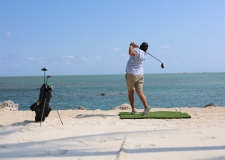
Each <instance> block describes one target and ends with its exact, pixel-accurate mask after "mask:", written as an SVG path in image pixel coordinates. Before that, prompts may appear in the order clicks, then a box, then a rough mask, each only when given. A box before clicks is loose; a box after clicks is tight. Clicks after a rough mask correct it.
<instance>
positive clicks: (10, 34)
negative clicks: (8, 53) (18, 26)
mask: <svg viewBox="0 0 225 160" xmlns="http://www.w3.org/2000/svg"><path fill="white" fill-rule="evenodd" d="M5 34H6V36H8V37H11V36H13V34H12V33H11V32H9V31H6V32H5Z"/></svg>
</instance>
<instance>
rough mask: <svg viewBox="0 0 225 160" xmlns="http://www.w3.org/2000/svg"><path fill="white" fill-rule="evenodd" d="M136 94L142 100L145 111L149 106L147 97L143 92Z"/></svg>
mask: <svg viewBox="0 0 225 160" xmlns="http://www.w3.org/2000/svg"><path fill="white" fill-rule="evenodd" d="M136 92H137V94H138V96H139V98H140V99H141V101H142V103H143V105H144V107H145V109H146V108H147V107H148V104H147V101H146V97H145V95H144V93H143V91H142V90H136Z"/></svg>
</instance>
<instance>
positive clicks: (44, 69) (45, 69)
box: [41, 67, 48, 84]
mask: <svg viewBox="0 0 225 160" xmlns="http://www.w3.org/2000/svg"><path fill="white" fill-rule="evenodd" d="M41 70H42V71H44V84H45V71H47V70H48V68H47V67H44V68H42V69H41Z"/></svg>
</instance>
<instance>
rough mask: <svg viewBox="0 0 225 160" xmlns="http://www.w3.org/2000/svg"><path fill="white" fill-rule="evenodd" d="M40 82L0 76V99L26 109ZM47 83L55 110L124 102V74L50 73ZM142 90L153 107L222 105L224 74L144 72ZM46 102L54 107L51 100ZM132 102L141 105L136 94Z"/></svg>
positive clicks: (224, 101) (108, 107)
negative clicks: (50, 86) (66, 74)
mask: <svg viewBox="0 0 225 160" xmlns="http://www.w3.org/2000/svg"><path fill="white" fill-rule="evenodd" d="M43 81H44V78H43V76H30V77H0V102H3V101H6V100H12V101H13V102H14V103H18V104H19V105H20V107H19V110H29V109H30V108H29V107H30V105H31V104H33V103H34V102H36V101H37V99H38V97H39V90H37V88H40V87H41V85H42V84H43ZM48 82H49V83H50V82H51V83H53V87H54V88H53V92H52V95H53V96H54V99H55V102H56V105H57V107H58V109H74V108H78V107H80V106H84V107H86V108H88V109H89V110H95V109H101V110H111V109H113V108H115V107H116V106H119V105H121V104H123V103H128V99H127V90H126V84H125V79H124V75H83V76H82V75H80V76H78V75H76V76H52V77H51V78H50V79H49V80H48ZM102 93H104V94H106V95H105V96H100V94H102ZM144 93H145V95H146V98H147V101H148V103H149V104H150V105H151V106H152V107H155V108H157V107H165V108H173V107H204V106H205V105H206V104H208V103H214V104H216V105H219V106H225V73H186V74H185V73H182V74H146V75H145V84H144ZM50 105H51V107H52V109H55V108H54V103H53V101H52V100H51V102H50ZM135 105H136V106H135V107H136V108H139V109H141V108H143V106H142V104H141V102H140V100H139V98H138V97H137V95H136V94H135Z"/></svg>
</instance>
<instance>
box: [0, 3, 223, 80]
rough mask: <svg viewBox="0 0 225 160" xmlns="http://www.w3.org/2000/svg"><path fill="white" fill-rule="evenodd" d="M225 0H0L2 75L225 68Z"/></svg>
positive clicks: (179, 71)
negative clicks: (129, 67) (134, 66)
mask: <svg viewBox="0 0 225 160" xmlns="http://www.w3.org/2000/svg"><path fill="white" fill-rule="evenodd" d="M224 7H225V1H224V0H139V1H134V0H66V1H63V0H48V1H45V0H32V1H31V0H19V1H18V0H0V76H36V75H37V76H38V75H43V72H42V71H41V68H43V67H47V68H48V71H47V72H48V74H50V75H93V74H94V75H95V74H125V68H126V64H127V61H128V59H129V54H128V48H129V44H130V43H131V42H135V43H137V44H138V45H140V44H141V43H142V42H147V43H148V44H149V48H148V52H149V53H150V54H152V55H153V56H155V57H156V58H158V59H159V60H160V61H162V62H163V63H164V64H165V68H164V69H162V68H161V67H160V66H161V63H160V62H158V61H157V60H155V59H154V58H152V57H151V56H149V55H148V56H147V58H146V60H145V62H144V64H143V68H144V72H145V74H152V73H184V72H185V73H192V72H225V61H224V60H225V18H224V17H225V9H224Z"/></svg>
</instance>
